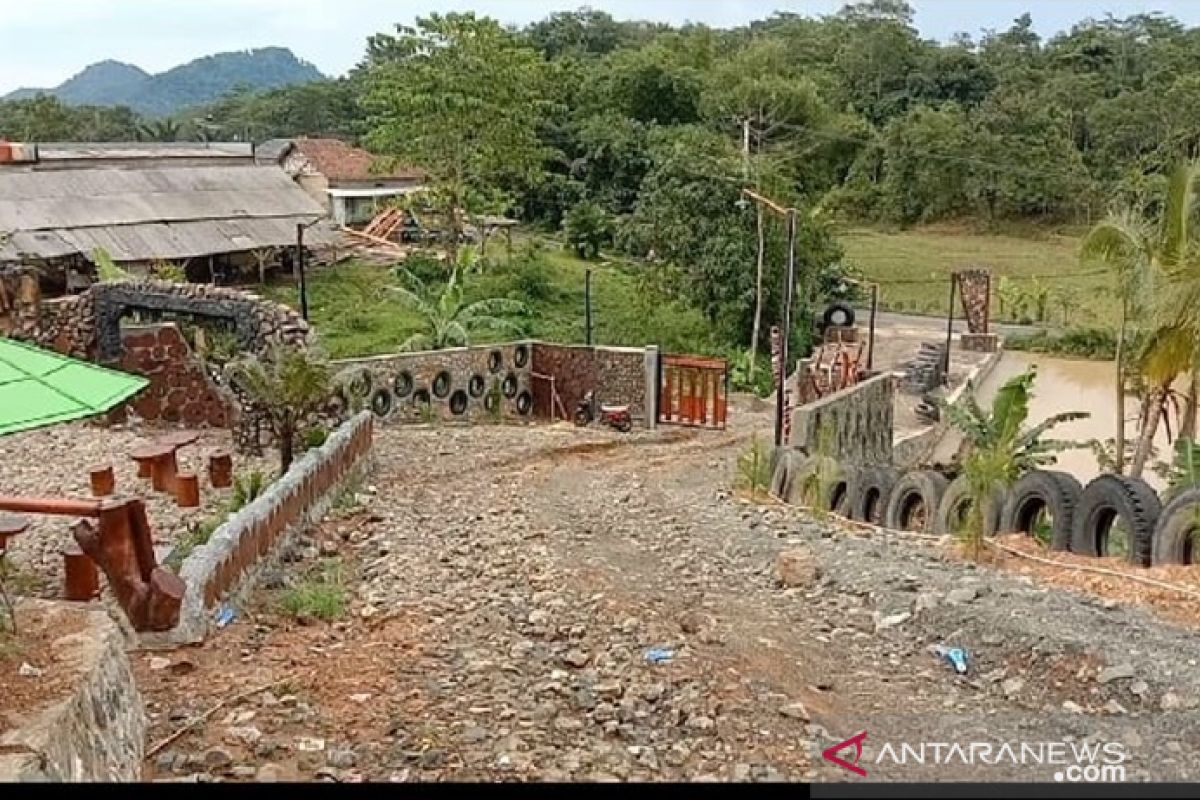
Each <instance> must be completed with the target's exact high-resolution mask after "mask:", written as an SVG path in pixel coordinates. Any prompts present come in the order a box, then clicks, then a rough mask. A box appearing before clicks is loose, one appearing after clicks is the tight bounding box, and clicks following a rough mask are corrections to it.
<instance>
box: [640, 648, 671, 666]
mask: <svg viewBox="0 0 1200 800" xmlns="http://www.w3.org/2000/svg"><path fill="white" fill-rule="evenodd" d="M674 657H675V651H674V650H672V649H670V648H669V647H652V648H650V649H649V650H647V651H646V660H647V661H649V662H650V663H651V664H665V663H667V662H668V661H670V660H671V659H672V658H674Z"/></svg>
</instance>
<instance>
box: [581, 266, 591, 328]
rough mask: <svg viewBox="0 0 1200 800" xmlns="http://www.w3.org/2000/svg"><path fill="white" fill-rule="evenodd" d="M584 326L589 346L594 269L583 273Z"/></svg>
mask: <svg viewBox="0 0 1200 800" xmlns="http://www.w3.org/2000/svg"><path fill="white" fill-rule="evenodd" d="M583 326H584V335H585V337H586V340H587V343H588V346H589V347H590V346H591V345H592V271H591V270H590V269H589V270H587V271H586V272H584V273H583Z"/></svg>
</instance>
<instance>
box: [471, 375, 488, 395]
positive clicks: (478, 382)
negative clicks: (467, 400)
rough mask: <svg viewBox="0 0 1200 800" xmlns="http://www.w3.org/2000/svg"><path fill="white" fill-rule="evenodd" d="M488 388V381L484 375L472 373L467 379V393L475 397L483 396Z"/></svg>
mask: <svg viewBox="0 0 1200 800" xmlns="http://www.w3.org/2000/svg"><path fill="white" fill-rule="evenodd" d="M486 390H487V382H486V381H484V379H483V376H482V375H472V376H471V379H470V380H469V381H467V393H468V394H470V395H471V397H474V398H480V397H483V393H484V392H485V391H486Z"/></svg>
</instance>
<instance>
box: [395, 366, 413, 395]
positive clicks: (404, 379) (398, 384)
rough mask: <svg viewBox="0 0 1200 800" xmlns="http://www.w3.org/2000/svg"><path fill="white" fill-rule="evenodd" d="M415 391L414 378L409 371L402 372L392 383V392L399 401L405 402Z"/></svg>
mask: <svg viewBox="0 0 1200 800" xmlns="http://www.w3.org/2000/svg"><path fill="white" fill-rule="evenodd" d="M412 390H413V376H412V373H411V372H409V371H408V370H406V369H405V370H401V371H400V372H399V373H398V374H397V375H396V379H395V380H393V381H392V391H393V392H395V394H396V399H397V400H404V399H405V398H407V397H408V396H409V395H410V394H412Z"/></svg>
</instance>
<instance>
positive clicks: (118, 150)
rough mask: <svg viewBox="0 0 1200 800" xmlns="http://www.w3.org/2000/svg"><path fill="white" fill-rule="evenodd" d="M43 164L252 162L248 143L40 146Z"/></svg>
mask: <svg viewBox="0 0 1200 800" xmlns="http://www.w3.org/2000/svg"><path fill="white" fill-rule="evenodd" d="M36 147H37V154H38V158H39V159H41V160H43V161H67V160H72V161H73V160H77V159H78V160H89V159H115V158H122V159H123V158H132V159H140V158H222V159H224V158H229V157H231V156H235V157H241V158H250V157H251V156H253V155H254V145H253V144H251V143H249V142H41V143H38V144H37V145H36Z"/></svg>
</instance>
